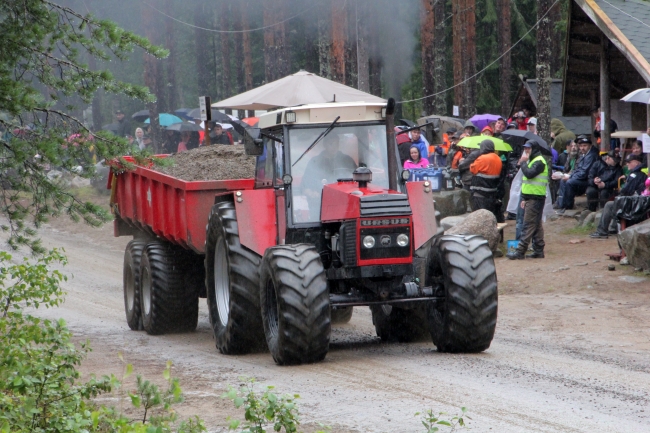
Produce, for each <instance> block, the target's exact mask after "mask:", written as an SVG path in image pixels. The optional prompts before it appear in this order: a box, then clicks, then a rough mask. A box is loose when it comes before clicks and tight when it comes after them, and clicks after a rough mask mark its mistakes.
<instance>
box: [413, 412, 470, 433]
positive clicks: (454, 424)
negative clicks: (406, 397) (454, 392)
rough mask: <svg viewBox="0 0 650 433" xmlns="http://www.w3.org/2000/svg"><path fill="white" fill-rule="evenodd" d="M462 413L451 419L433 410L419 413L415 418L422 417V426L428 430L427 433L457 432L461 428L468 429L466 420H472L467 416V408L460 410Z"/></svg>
mask: <svg viewBox="0 0 650 433" xmlns="http://www.w3.org/2000/svg"><path fill="white" fill-rule="evenodd" d="M460 410H461V412H460V414H459V415H455V416H453V417H451V418H449V416H448V415H447V414H446V413H444V412H438V414H435V413H434V412H433V410H432V409H429V410H427V411H426V412H417V413H416V414H415V416H419V417H420V421H422V425H423V426H424V428H426V433H435V432H439V431H443V430H441V429H443V428H444V431H448V432H455V431H456V430H457V429H459V428H466V427H467V426H466V425H465V419H471V418H470V417H469V416H467V408H466V407H462V408H460Z"/></svg>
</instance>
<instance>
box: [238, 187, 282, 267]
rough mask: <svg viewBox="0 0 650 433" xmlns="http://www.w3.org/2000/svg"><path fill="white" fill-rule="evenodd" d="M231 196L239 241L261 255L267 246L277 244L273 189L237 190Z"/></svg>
mask: <svg viewBox="0 0 650 433" xmlns="http://www.w3.org/2000/svg"><path fill="white" fill-rule="evenodd" d="M232 198H233V202H234V203H235V211H236V213H237V225H238V226H239V242H240V243H241V244H242V245H243V246H245V247H246V248H248V249H250V250H252V251H255V252H256V253H257V254H259V255H260V256H263V255H264V252H265V251H266V249H267V248H269V247H272V246H275V245H277V234H278V227H277V218H276V209H275V191H274V190H273V189H272V188H268V189H246V190H239V191H234V192H233V193H232Z"/></svg>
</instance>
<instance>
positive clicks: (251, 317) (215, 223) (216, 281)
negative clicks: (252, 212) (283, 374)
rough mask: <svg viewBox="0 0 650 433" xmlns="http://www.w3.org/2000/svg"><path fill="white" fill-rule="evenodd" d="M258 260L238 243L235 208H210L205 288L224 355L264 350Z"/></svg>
mask: <svg viewBox="0 0 650 433" xmlns="http://www.w3.org/2000/svg"><path fill="white" fill-rule="evenodd" d="M260 263H261V257H260V256H258V255H257V254H256V253H254V252H253V251H250V250H249V249H247V248H245V247H243V246H242V245H241V244H240V243H239V228H238V226H237V215H236V213H235V206H234V204H233V203H231V202H221V203H218V204H216V205H214V206H213V207H212V211H211V212H210V220H209V222H208V227H207V233H206V241H205V287H206V291H207V293H206V295H207V301H208V309H209V312H210V324H211V325H212V330H213V333H214V338H215V341H216V346H217V349H219V351H220V352H221V353H223V354H226V355H235V354H243V353H250V352H256V351H260V350H263V349H264V348H265V346H266V343H265V339H264V330H263V328H262V318H261V315H260V294H259V268H260Z"/></svg>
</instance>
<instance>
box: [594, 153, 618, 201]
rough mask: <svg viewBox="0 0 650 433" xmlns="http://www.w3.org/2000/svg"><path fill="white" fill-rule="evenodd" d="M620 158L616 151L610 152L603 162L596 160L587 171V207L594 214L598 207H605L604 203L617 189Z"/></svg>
mask: <svg viewBox="0 0 650 433" xmlns="http://www.w3.org/2000/svg"><path fill="white" fill-rule="evenodd" d="M620 163H621V158H619V157H618V155H617V154H616V151H614V150H610V151H609V152H608V153H607V155H606V156H605V160H604V161H603V160H602V159H598V160H596V162H594V165H593V166H592V167H591V170H589V180H588V181H587V183H588V185H589V186H587V207H588V209H589V210H590V211H592V212H595V211H596V210H597V209H598V204H600V207H601V208H603V207H605V203H607V201H608V200H609V199H610V198H611V197H613V196H614V190H616V189H617V188H618V178H619V177H621V174H622V173H623V170H622V169H621V165H620Z"/></svg>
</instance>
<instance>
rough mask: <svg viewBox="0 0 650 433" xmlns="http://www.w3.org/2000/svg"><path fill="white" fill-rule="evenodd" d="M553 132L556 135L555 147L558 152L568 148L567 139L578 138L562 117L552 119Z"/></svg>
mask: <svg viewBox="0 0 650 433" xmlns="http://www.w3.org/2000/svg"><path fill="white" fill-rule="evenodd" d="M551 132H552V133H553V134H554V135H555V140H554V141H553V148H554V149H555V150H557V153H562V151H564V149H566V143H567V141H569V140H575V139H576V135H575V134H574V133H573V132H571V131H569V130H568V129H566V126H564V123H562V121H561V120H560V119H551Z"/></svg>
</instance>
